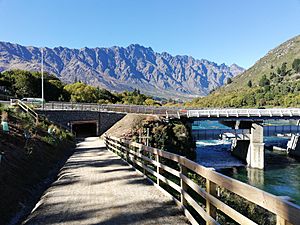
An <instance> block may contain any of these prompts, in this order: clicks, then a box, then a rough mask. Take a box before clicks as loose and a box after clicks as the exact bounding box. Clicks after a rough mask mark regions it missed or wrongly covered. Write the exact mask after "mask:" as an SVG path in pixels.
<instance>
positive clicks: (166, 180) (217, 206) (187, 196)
mask: <svg viewBox="0 0 300 225" xmlns="http://www.w3.org/2000/svg"><path fill="white" fill-rule="evenodd" d="M105 143H106V146H107V148H108V150H111V151H113V152H115V153H116V154H118V155H119V156H121V157H122V158H123V159H124V160H126V161H127V162H128V163H130V164H132V165H133V166H134V167H136V168H137V169H139V170H140V171H141V172H143V173H144V174H145V175H146V176H147V177H148V179H149V180H150V181H151V182H152V183H153V184H154V185H155V186H156V187H157V188H159V189H160V190H161V191H163V192H164V193H166V194H168V195H170V196H171V197H172V198H173V200H174V201H175V202H176V203H177V204H178V205H179V206H180V207H181V208H182V209H183V211H184V213H185V215H186V217H187V218H188V219H189V221H190V222H191V223H192V224H200V223H201V222H199V221H201V220H204V221H206V224H219V222H218V219H217V214H218V213H219V212H220V211H221V212H223V214H225V215H226V216H228V217H230V218H231V219H233V220H234V221H236V222H237V223H239V224H242V225H254V224H258V223H257V222H254V221H253V220H251V219H249V218H248V217H246V216H245V215H243V214H241V212H238V211H237V210H235V209H233V207H231V206H229V205H227V204H225V202H224V201H222V200H221V199H220V193H219V191H220V190H221V189H222V190H226V191H228V192H231V193H234V194H236V195H238V197H239V198H241V199H243V200H244V201H247V202H251V203H254V204H256V205H257V206H260V207H262V208H264V209H265V210H266V211H268V212H270V213H272V214H275V215H274V216H276V225H288V224H292V225H299V224H300V206H298V205H296V204H293V203H291V202H289V201H287V200H285V199H283V198H281V197H278V196H275V195H272V194H270V193H267V192H265V191H262V190H259V189H257V188H255V187H252V186H250V185H248V184H245V183H242V182H240V181H237V180H235V179H232V178H230V177H227V176H225V175H222V174H220V173H218V172H216V171H214V170H213V169H211V168H206V167H203V166H201V165H199V164H197V163H195V162H193V161H191V160H189V159H187V158H185V157H183V156H179V155H176V154H173V153H170V152H166V151H162V150H159V149H156V148H152V147H148V146H144V145H142V144H139V143H135V142H130V141H126V140H123V139H120V138H116V137H111V136H106V137H105ZM191 174H194V175H197V176H200V177H201V179H203V184H204V185H203V184H202V185H201V183H200V182H197V181H196V180H197V179H196V180H195V179H192V178H191ZM192 193H196V194H197V195H198V196H199V197H195V194H192ZM200 198H202V199H204V201H205V202H204V203H203V202H202V204H201V201H200V200H199V199H200Z"/></svg>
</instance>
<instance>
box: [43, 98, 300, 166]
mask: <svg viewBox="0 0 300 225" xmlns="http://www.w3.org/2000/svg"><path fill="white" fill-rule="evenodd" d="M39 113H41V114H45V115H46V116H47V117H48V118H51V119H52V120H54V121H56V122H58V123H61V124H64V126H70V127H71V128H72V129H73V130H74V129H75V130H76V129H78V128H77V127H78V126H81V127H82V126H83V125H84V124H89V125H88V128H89V129H90V128H91V127H94V130H95V132H94V133H95V134H96V135H100V134H103V133H104V132H105V130H107V129H108V128H109V127H110V126H112V125H113V124H114V123H116V122H117V121H118V120H120V119H121V118H122V117H123V116H124V115H125V114H128V113H138V114H151V115H158V116H162V117H165V118H166V119H181V120H184V121H186V123H187V124H188V125H189V126H190V128H191V124H192V123H193V122H194V121H201V120H217V121H220V122H221V123H223V124H225V125H226V126H229V127H231V128H232V129H235V130H241V129H244V130H247V131H248V132H247V133H248V134H249V135H247V137H248V138H247V140H245V139H244V138H240V137H241V136H237V138H236V141H234V143H233V146H232V153H233V155H235V156H236V157H238V158H240V159H242V160H244V161H246V162H247V165H248V166H249V167H252V168H259V169H263V168H264V164H265V163H264V142H263V136H264V129H263V121H265V120H279V119H281V120H282V119H284V120H300V109H298V108H272V109H181V108H176V107H173V108H171V107H160V106H141V105H114V104H90V103H89V104H87V103H66V102H51V103H46V104H45V105H44V108H43V109H40V110H39ZM93 124H94V125H93ZM296 130H298V129H296ZM293 140H294V141H293V144H291V145H290V146H293V147H292V148H291V149H290V151H289V152H290V154H291V155H295V156H296V157H298V156H300V138H299V139H298V138H293ZM298 140H299V143H298Z"/></svg>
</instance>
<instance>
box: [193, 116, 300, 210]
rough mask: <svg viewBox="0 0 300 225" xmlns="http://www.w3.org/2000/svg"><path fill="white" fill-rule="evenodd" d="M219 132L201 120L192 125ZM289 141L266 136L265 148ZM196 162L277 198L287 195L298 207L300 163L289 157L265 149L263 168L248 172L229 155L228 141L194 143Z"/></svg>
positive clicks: (194, 128)
mask: <svg viewBox="0 0 300 225" xmlns="http://www.w3.org/2000/svg"><path fill="white" fill-rule="evenodd" d="M205 128H208V129H212V128H215V129H222V128H224V126H223V125H221V124H218V123H217V122H211V121H204V122H201V124H196V125H195V126H193V131H196V132H197V130H199V129H205ZM287 141H288V139H287V138H284V137H265V138H264V142H265V145H276V146H282V147H285V146H286V143H287ZM196 144H197V159H196V161H197V162H198V163H199V164H201V165H204V166H206V167H213V168H215V169H216V170H217V171H219V172H221V173H223V174H225V175H227V176H230V177H233V178H235V179H237V180H240V181H242V182H245V183H248V184H250V185H252V186H255V187H257V188H259V189H262V190H265V191H267V192H270V193H272V194H275V195H278V196H289V197H291V198H292V199H293V200H294V201H295V203H297V204H299V205H300V161H297V160H296V159H293V158H291V157H288V156H287V155H286V154H285V153H282V152H271V151H268V150H265V169H264V170H258V169H250V168H247V167H246V165H245V163H244V162H242V161H240V160H239V159H237V158H235V157H233V156H232V155H231V153H230V147H231V141H228V140H197V141H196Z"/></svg>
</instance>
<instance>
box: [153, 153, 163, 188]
mask: <svg viewBox="0 0 300 225" xmlns="http://www.w3.org/2000/svg"><path fill="white" fill-rule="evenodd" d="M159 158H160V157H159V155H158V154H156V155H155V161H156V162H157V163H159ZM161 171H162V169H161V168H160V167H159V166H158V165H157V166H156V173H158V174H161ZM156 183H157V185H158V186H160V180H159V177H156Z"/></svg>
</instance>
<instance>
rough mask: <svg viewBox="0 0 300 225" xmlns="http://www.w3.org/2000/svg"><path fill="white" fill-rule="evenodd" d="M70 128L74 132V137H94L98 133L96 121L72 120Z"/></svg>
mask: <svg viewBox="0 0 300 225" xmlns="http://www.w3.org/2000/svg"><path fill="white" fill-rule="evenodd" d="M71 125H72V130H73V132H75V133H76V138H86V137H95V136H97V135H98V123H97V121H80V122H79V121H78V122H72V123H71Z"/></svg>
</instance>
